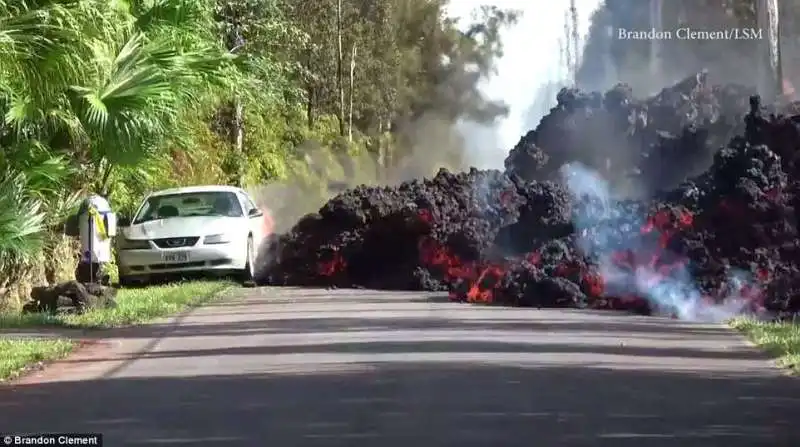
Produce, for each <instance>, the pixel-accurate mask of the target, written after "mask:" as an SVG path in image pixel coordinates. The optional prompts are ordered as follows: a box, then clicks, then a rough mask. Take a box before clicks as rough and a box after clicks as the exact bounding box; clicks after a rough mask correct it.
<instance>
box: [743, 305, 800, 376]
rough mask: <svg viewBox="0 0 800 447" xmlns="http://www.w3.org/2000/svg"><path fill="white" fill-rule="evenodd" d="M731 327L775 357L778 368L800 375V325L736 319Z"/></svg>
mask: <svg viewBox="0 0 800 447" xmlns="http://www.w3.org/2000/svg"><path fill="white" fill-rule="evenodd" d="M731 326H733V327H734V328H735V329H738V330H740V331H742V332H743V333H744V334H745V335H746V336H747V338H749V339H750V340H751V341H752V342H753V343H755V344H756V345H758V346H760V347H761V348H763V349H764V350H765V351H767V352H768V353H769V354H771V355H773V356H775V358H776V360H777V363H778V366H781V367H783V368H787V369H789V371H790V372H792V373H793V374H800V324H798V323H791V322H785V323H776V322H766V321H755V320H751V319H747V318H740V319H736V320H734V321H732V322H731Z"/></svg>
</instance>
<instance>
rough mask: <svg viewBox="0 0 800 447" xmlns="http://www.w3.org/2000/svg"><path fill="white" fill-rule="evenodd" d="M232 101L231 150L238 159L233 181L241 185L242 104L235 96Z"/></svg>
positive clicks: (242, 145) (242, 151) (242, 153)
mask: <svg viewBox="0 0 800 447" xmlns="http://www.w3.org/2000/svg"><path fill="white" fill-rule="evenodd" d="M234 101H235V103H234V108H235V109H234V117H233V132H234V133H233V150H234V153H235V154H236V157H237V161H238V163H237V164H236V172H235V173H234V175H235V178H234V182H235V183H236V186H242V183H243V182H242V178H243V175H242V174H243V173H242V172H241V169H239V167H240V166H241V165H242V164H241V161H242V160H241V158H242V157H244V105H243V104H242V101H241V100H240V99H239V98H236V99H235V100H234Z"/></svg>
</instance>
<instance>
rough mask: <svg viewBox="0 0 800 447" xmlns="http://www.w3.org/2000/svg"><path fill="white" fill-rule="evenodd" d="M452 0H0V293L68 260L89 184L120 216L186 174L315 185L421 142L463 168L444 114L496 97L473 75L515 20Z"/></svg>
mask: <svg viewBox="0 0 800 447" xmlns="http://www.w3.org/2000/svg"><path fill="white" fill-rule="evenodd" d="M445 8H446V0H411V1H394V0H370V1H365V0H339V1H334V0H322V1H318V2H301V1H297V0H225V1H223V0H13V1H12V0H0V111H1V112H2V114H3V117H4V119H3V120H2V121H1V122H0V149H2V150H1V151H0V304H3V305H14V304H18V302H17V300H18V297H19V296H22V295H21V294H24V293H25V292H26V291H25V288H26V287H29V286H30V285H31V284H33V283H41V282H44V281H54V280H56V279H60V278H59V277H63V276H65V275H70V274H71V273H72V269H73V268H74V262H75V251H74V249H73V248H74V247H72V242H71V241H70V240H69V239H68V238H65V237H63V236H61V233H62V232H61V230H62V228H61V225H62V223H63V221H64V217H65V216H66V215H67V214H68V213H69V212H70V211H71V210H73V209H74V207H75V205H76V202H77V201H78V200H79V199H80V198H81V197H82V196H83V195H84V194H86V193H89V192H98V193H101V194H104V195H108V196H109V197H110V199H111V201H112V203H113V204H114V205H115V207H116V208H117V209H118V210H120V211H122V212H123V213H124V212H130V211H131V209H132V208H133V207H134V206H135V205H136V204H137V202H138V201H139V200H141V197H142V195H143V194H145V193H146V192H147V191H150V190H153V189H158V188H162V187H167V186H172V185H187V184H205V183H232V184H240V185H243V186H245V187H249V188H256V187H257V186H260V185H265V184H270V183H280V182H284V184H285V183H286V182H287V181H289V182H290V183H291V184H292V185H294V186H297V185H299V187H300V188H301V189H302V191H303V193H302V195H303V196H304V197H309V196H310V197H314V196H317V197H318V198H319V199H320V200H321V199H324V198H325V197H324V196H326V195H327V193H328V191H327V189H328V188H329V186H330V185H337V184H338V185H340V184H341V183H342V182H348V181H352V179H357V180H358V181H376V180H377V179H378V178H380V177H385V176H386V175H387V174H386V173H391V172H395V171H397V170H398V169H402V167H403V166H404V165H408V164H409V160H411V159H413V158H414V157H424V158H425V160H426V162H425V163H423V164H420V163H416V166H419V165H423V166H425V168H426V169H431V170H433V169H436V168H437V167H438V166H440V165H443V164H444V165H450V166H451V167H458V166H454V165H458V164H459V163H461V160H460V159H459V151H458V144H452V143H446V142H452V141H453V135H452V130H451V128H452V126H451V124H452V123H454V122H455V121H457V120H459V119H471V120H478V121H490V120H492V119H494V118H495V117H497V116H499V115H500V114H502V113H503V112H504V110H503V107H502V105H501V104H495V103H491V102H489V101H487V100H486V99H485V98H483V97H482V96H481V95H480V93H479V91H478V89H477V84H478V82H479V80H480V79H481V78H482V77H485V76H486V75H488V74H489V73H491V71H492V69H493V61H494V60H495V58H496V57H497V56H498V55H500V54H501V51H502V47H501V46H500V41H499V34H498V30H499V29H500V28H501V27H503V26H504V25H506V24H508V23H512V22H513V21H514V19H515V17H514V14H513V12H509V11H502V10H499V9H497V8H491V7H486V8H484V9H482V10H481V11H480V12H481V13H482V14H481V15H480V16H479V18H478V20H477V21H476V23H475V24H474V25H472V26H468V27H464V26H459V24H457V23H456V22H454V21H453V20H451V19H449V18H447V16H446V14H445ZM434 138H435V141H434ZM422 143H425V144H424V146H423V145H422ZM363 163H368V165H362V164H363ZM412 164H413V163H412ZM367 167H368V168H369V169H367ZM337 182H338V183H337ZM306 211H307V210H306ZM0 307H1V306H0Z"/></svg>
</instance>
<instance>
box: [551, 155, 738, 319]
mask: <svg viewBox="0 0 800 447" xmlns="http://www.w3.org/2000/svg"><path fill="white" fill-rule="evenodd" d="M561 175H562V178H563V180H564V183H565V184H566V186H567V188H568V189H569V191H570V192H571V193H572V194H573V195H574V196H575V197H576V198H577V199H579V200H581V201H585V203H588V204H589V205H590V206H588V207H586V208H584V209H583V210H582V212H581V213H576V215H575V217H574V222H573V223H574V225H575V227H576V230H577V233H578V234H579V235H580V238H581V239H580V240H579V247H580V248H581V250H583V251H584V253H585V254H586V255H587V256H588V257H590V258H594V259H595V260H596V261H597V262H598V264H599V266H600V274H601V276H602V277H603V280H604V281H605V283H606V288H607V290H608V291H610V292H612V293H613V294H614V295H615V296H631V295H635V296H640V297H643V298H645V299H647V300H648V301H650V303H651V304H652V305H653V306H654V307H655V308H657V309H659V310H661V311H665V312H669V313H672V314H674V315H675V316H677V318H679V319H681V320H688V321H705V322H722V321H725V320H728V319H730V318H733V317H735V316H737V315H740V314H742V313H744V312H745V310H746V308H747V307H748V306H749V305H750V304H751V301H750V300H749V299H747V298H748V297H746V296H743V294H742V291H744V290H751V288H750V287H749V285H750V281H749V278H747V277H746V276H745V275H744V273H742V272H736V273H734V274H732V275H731V276H730V277H729V279H728V281H727V290H726V291H725V297H724V299H723V300H721V302H719V303H712V302H710V301H709V300H707V299H705V297H704V296H703V295H702V294H701V292H700V290H699V289H698V288H697V287H696V286H695V285H694V283H693V281H692V279H691V275H690V273H689V270H688V268H687V266H686V265H680V266H679V267H678V268H677V269H673V270H671V271H670V273H669V274H668V275H664V274H662V273H661V272H658V271H656V269H655V268H653V267H649V266H647V264H646V263H642V264H641V265H638V266H637V267H636V268H635V269H634V270H633V271H629V270H623V269H621V268H619V267H617V265H616V264H615V263H614V262H612V255H613V253H615V252H617V251H619V250H620V249H628V250H632V251H633V252H634V253H650V252H653V251H656V250H657V251H663V249H662V248H661V247H655V246H648V245H649V243H648V241H646V240H645V239H644V238H637V237H636V236H635V235H637V234H638V232H639V228H642V227H643V226H644V224H645V216H643V215H642V216H633V217H634V219H632V224H631V226H630V227H629V228H622V229H621V230H622V231H623V232H624V233H625V234H628V235H632V237H631V239H630V240H629V241H628V242H627V246H625V247H618V246H614V245H613V244H612V243H611V242H610V241H611V240H612V237H613V232H616V231H619V230H620V228H609V227H606V226H603V225H602V222H603V221H612V220H613V219H614V218H615V217H618V216H621V215H622V214H623V213H626V212H628V211H626V210H624V209H622V207H621V206H620V204H621V203H620V202H619V201H618V200H617V199H616V198H615V197H613V196H612V193H611V188H610V185H609V184H608V182H606V181H605V180H604V179H603V178H602V177H600V175H598V174H597V173H596V172H594V171H592V170H590V169H588V168H586V167H585V166H582V165H580V164H567V165H564V166H562V168H561ZM598 222H600V224H598Z"/></svg>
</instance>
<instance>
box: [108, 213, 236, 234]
mask: <svg viewBox="0 0 800 447" xmlns="http://www.w3.org/2000/svg"><path fill="white" fill-rule="evenodd" d="M246 224H247V222H246V220H245V219H242V218H240V217H222V216H192V217H170V218H167V219H157V220H151V221H148V222H142V223H140V224H136V225H131V226H130V227H128V228H123V229H122V230H121V233H122V235H123V236H125V237H126V238H128V239H161V238H167V237H192V236H197V237H200V236H205V235H209V234H221V233H230V232H232V231H236V230H237V229H238V228H239V227H241V226H246Z"/></svg>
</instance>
